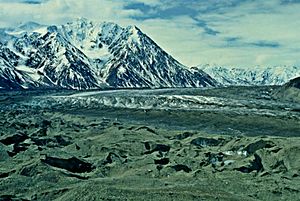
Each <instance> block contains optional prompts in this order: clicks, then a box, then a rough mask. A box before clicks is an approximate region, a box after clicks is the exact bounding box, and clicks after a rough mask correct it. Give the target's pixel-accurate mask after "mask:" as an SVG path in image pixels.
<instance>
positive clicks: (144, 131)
mask: <svg viewBox="0 0 300 201" xmlns="http://www.w3.org/2000/svg"><path fill="white" fill-rule="evenodd" d="M279 88H280V87H261V88H259V87H226V88H223V89H218V88H217V89H215V88H214V89H205V90H203V89H164V90H139V93H137V91H136V90H116V91H99V92H90V91H89V92H86V93H83V92H74V91H70V90H65V91H60V90H54V91H45V90H43V91H26V92H20V91H17V92H9V93H1V94H0V111H1V113H0V114H1V115H0V126H1V131H0V200H1V199H2V200H109V199H111V200H154V199H155V200H170V199H173V200H218V199H219V200H228V201H229V200H230V201H232V200H249V201H251V200H297V199H298V198H299V194H300V189H299V186H300V161H299V157H298V156H299V154H300V149H299V144H300V139H299V128H300V123H299V122H300V121H299V118H300V116H299V104H297V103H294V102H284V103H283V102H279V100H273V99H272V98H271V95H272V94H271V93H272V91H275V90H277V89H279ZM110 97H114V98H113V99H112V98H110ZM144 97H148V99H149V102H146V101H144ZM154 97H157V98H156V99H154ZM221 97H222V99H221ZM57 98H58V99H59V101H58V102H56V101H54V100H53V99H57ZM61 98H62V99H70V100H67V101H65V102H63V103H62V104H60V99H61ZM91 98H94V99H95V100H100V101H102V100H103V103H104V104H97V102H95V104H93V101H89V100H88V99H91ZM245 99H246V100H247V101H245ZM45 100H47V102H46V103H47V104H41V103H42V102H44V101H45ZM153 100H156V104H155V102H153ZM51 102H52V103H51ZM58 103H59V104H58ZM83 103H84V104H83ZM145 103H146V104H145ZM149 106H150V107H149Z"/></svg>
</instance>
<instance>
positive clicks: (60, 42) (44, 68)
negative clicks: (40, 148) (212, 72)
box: [0, 18, 217, 89]
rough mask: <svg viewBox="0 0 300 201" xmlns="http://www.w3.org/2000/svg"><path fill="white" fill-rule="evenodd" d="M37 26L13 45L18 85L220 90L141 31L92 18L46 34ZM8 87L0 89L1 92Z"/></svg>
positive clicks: (48, 28)
mask: <svg viewBox="0 0 300 201" xmlns="http://www.w3.org/2000/svg"><path fill="white" fill-rule="evenodd" d="M37 26H38V25H37V24H35V23H29V24H27V25H26V26H24V27H25V28H26V27H27V28H28V30H26V31H25V34H22V35H17V36H16V37H17V39H15V40H13V41H12V43H11V44H13V47H12V49H13V50H14V51H15V52H16V54H17V55H20V56H19V57H18V58H15V60H16V61H15V62H14V63H13V65H10V69H11V71H12V74H13V73H14V74H16V75H20V76H19V77H20V78H19V77H18V80H20V79H21V80H31V82H32V83H34V86H43V87H58V88H69V89H92V88H99V87H100V86H103V85H108V86H110V87H113V88H161V87H204V86H215V85H216V84H217V83H216V82H215V81H214V80H213V79H211V78H210V77H209V76H208V75H207V74H205V73H203V72H202V71H192V70H189V69H188V68H187V67H185V66H183V65H182V64H180V63H179V62H178V61H176V60H175V59H174V58H172V57H171V56H170V55H169V54H167V53H166V52H165V51H164V50H162V49H161V48H160V47H159V46H158V45H157V44H156V43H155V42H154V41H153V40H151V38H149V37H148V36H147V35H146V34H144V33H142V31H141V30H140V29H139V28H138V27H136V26H128V27H126V28H123V27H121V26H119V25H118V24H116V23H113V22H102V23H98V22H92V21H90V20H88V19H86V18H77V19H76V20H74V21H73V22H69V23H67V24H64V25H61V26H55V25H54V26H49V27H47V28H46V29H45V32H43V33H42V32H38V33H36V32H35V31H32V30H31V29H33V28H35V27H37ZM4 46H5V45H4ZM6 63H7V62H6ZM24 64H25V65H24ZM5 65H6V64H5ZM19 72H22V74H20V73H19ZM18 73H19V74H18ZM24 76H25V77H26V79H25V77H24ZM6 77H7V76H6ZM0 78H1V73H0ZM12 83H15V81H12ZM6 86H7V85H5V84H3V83H0V87H2V88H5V87H6ZM9 86H19V87H20V88H22V87H23V86H31V85H25V84H24V83H22V85H21V86H20V83H16V85H13V84H10V85H9ZM15 88H16V87H15Z"/></svg>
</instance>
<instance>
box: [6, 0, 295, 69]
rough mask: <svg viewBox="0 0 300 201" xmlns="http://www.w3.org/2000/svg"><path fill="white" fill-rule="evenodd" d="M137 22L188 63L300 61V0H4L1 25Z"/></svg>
mask: <svg viewBox="0 0 300 201" xmlns="http://www.w3.org/2000/svg"><path fill="white" fill-rule="evenodd" d="M78 17H84V18H87V19H90V20H93V21H99V22H102V21H111V22H115V23H118V24H120V25H122V26H127V25H136V26H138V27H139V28H140V29H141V30H142V31H143V32H144V33H145V34H147V35H148V36H150V37H151V38H152V39H153V40H154V41H155V42H156V43H157V44H158V45H159V46H161V47H162V48H163V49H164V50H166V51H167V52H168V53H170V54H171V55H172V56H173V57H174V58H175V59H177V60H179V61H180V62H182V63H183V64H185V65H187V66H195V65H198V64H206V63H208V64H218V65H229V66H240V67H244V66H256V65H261V66H277V65H300V0H0V27H10V26H16V25H18V24H21V23H25V22H27V21H34V22H38V23H41V24H49V25H53V24H57V25H59V24H63V23H66V22H70V21H72V20H74V19H75V18H78Z"/></svg>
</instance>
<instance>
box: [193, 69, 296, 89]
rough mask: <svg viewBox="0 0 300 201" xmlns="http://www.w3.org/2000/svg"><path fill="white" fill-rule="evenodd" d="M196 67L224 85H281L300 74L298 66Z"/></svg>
mask: <svg viewBox="0 0 300 201" xmlns="http://www.w3.org/2000/svg"><path fill="white" fill-rule="evenodd" d="M197 68H198V69H201V70H203V71H205V72H206V73H208V74H209V75H210V76H211V77H213V78H214V79H216V80H217V81H218V82H219V83H221V84H222V85H225V86H229V85H243V86H249V85H283V84H285V83H286V82H288V81H289V80H291V79H293V78H295V77H298V76H300V67H299V66H276V67H254V68H238V67H237V68H233V67H221V66H216V65H200V66H198V67H197Z"/></svg>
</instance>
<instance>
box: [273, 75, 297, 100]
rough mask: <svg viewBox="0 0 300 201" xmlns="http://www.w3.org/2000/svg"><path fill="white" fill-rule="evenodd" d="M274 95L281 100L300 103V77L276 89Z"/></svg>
mask: <svg viewBox="0 0 300 201" xmlns="http://www.w3.org/2000/svg"><path fill="white" fill-rule="evenodd" d="M273 96H274V97H275V98H277V99H280V100H285V101H292V102H297V103H300V77H297V78H295V79H293V80H291V81H289V82H288V83H286V84H285V85H283V86H282V87H280V88H279V89H277V90H276V91H274V92H273Z"/></svg>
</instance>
